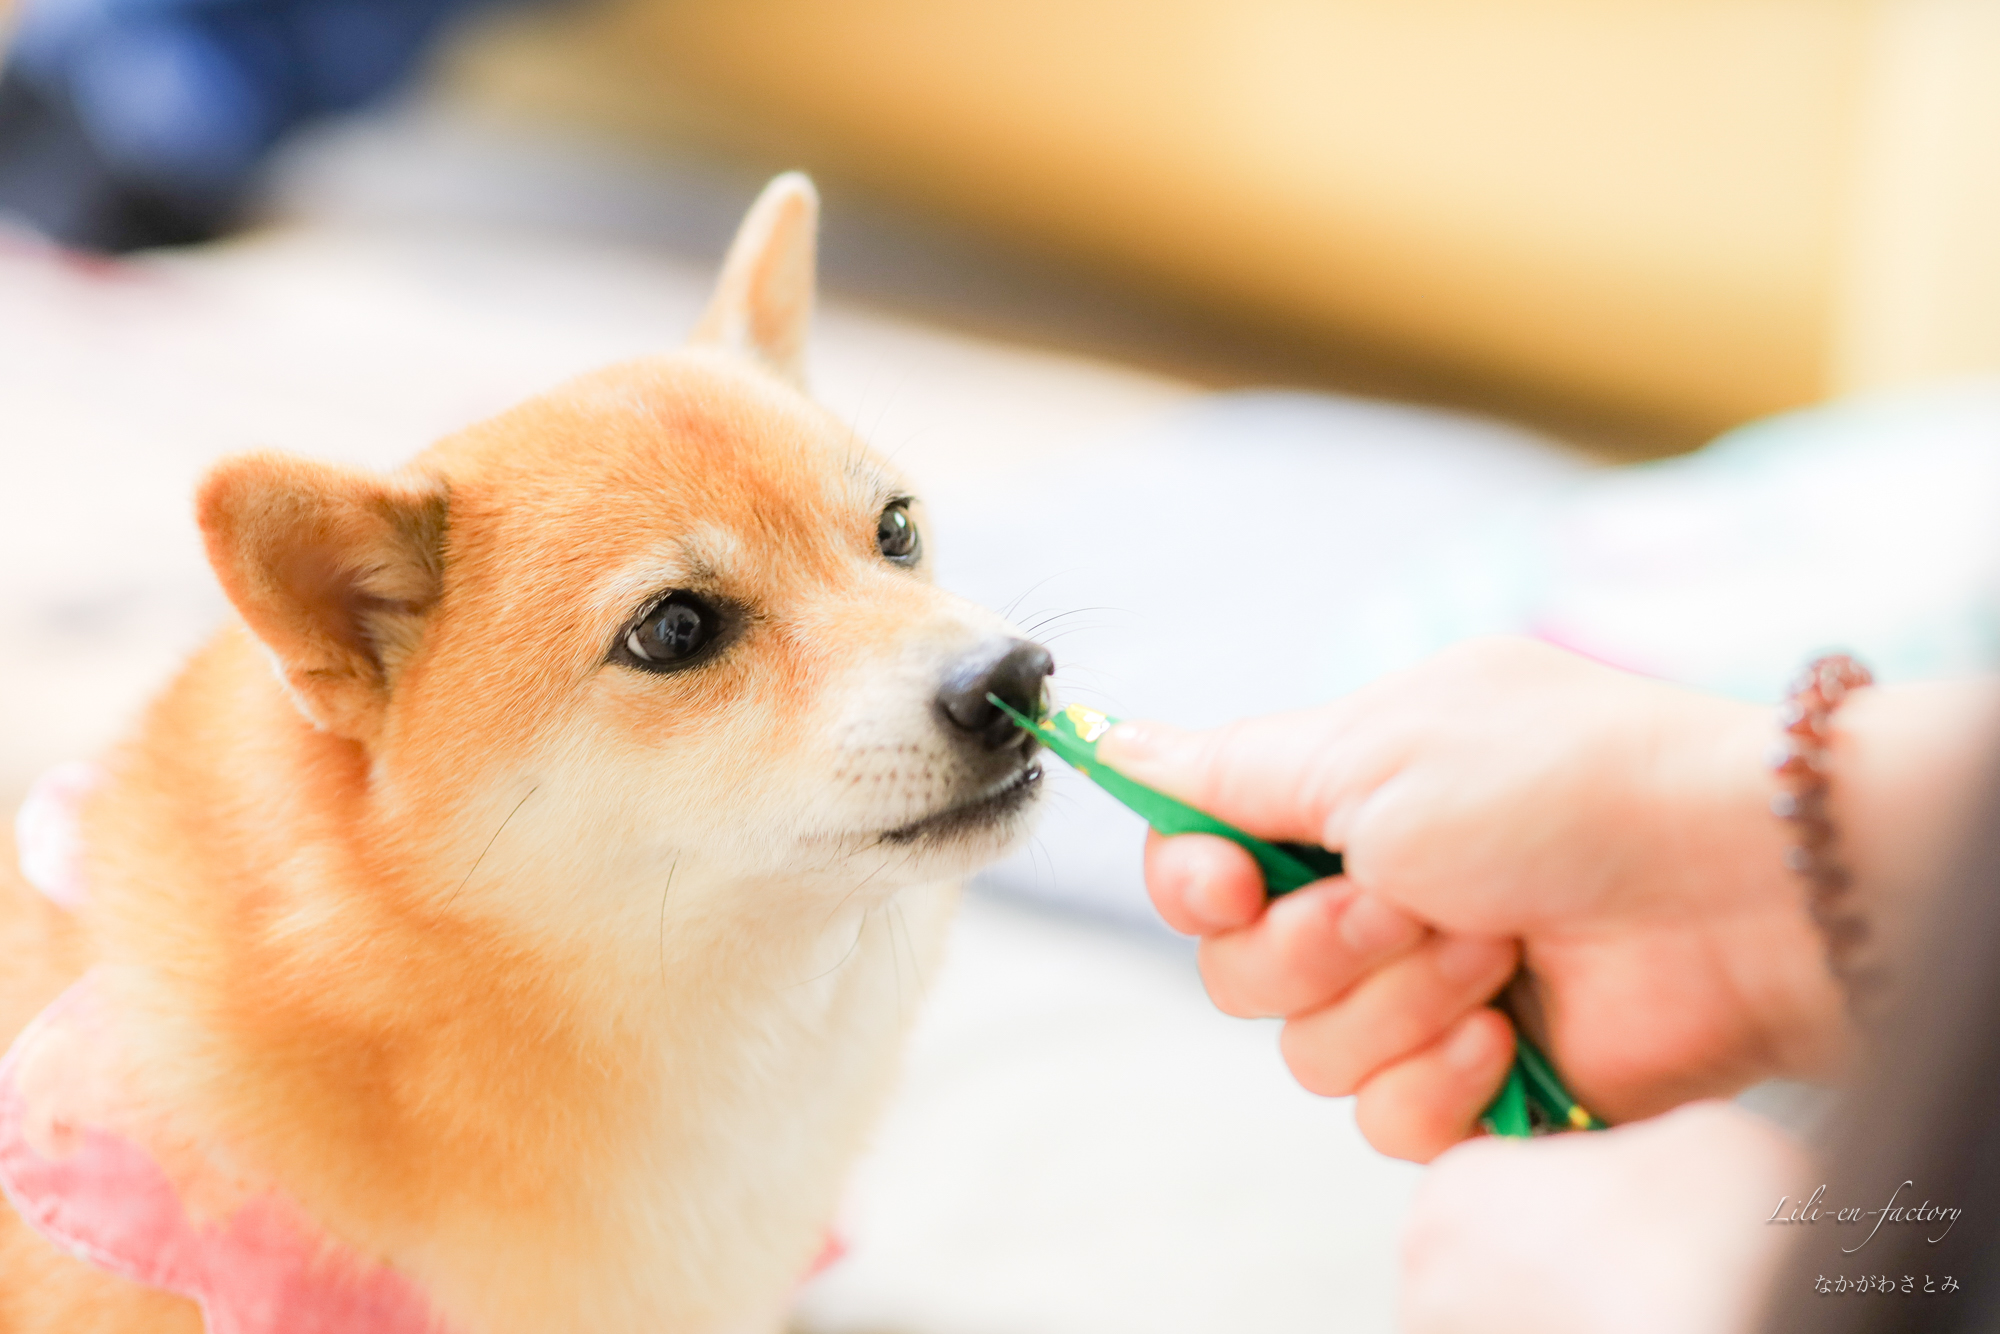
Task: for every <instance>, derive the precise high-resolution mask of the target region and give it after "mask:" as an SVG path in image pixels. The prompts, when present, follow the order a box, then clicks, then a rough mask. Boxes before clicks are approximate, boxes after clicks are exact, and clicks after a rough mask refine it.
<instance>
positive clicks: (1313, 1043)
mask: <svg viewBox="0 0 2000 1334" xmlns="http://www.w3.org/2000/svg"><path fill="white" fill-rule="evenodd" d="M1328 1039H1329V1035H1328V1034H1327V1033H1326V1032H1325V1031H1323V1030H1322V1029H1321V1028H1320V1027H1319V1026H1317V1025H1312V1024H1306V1023H1302V1022H1300V1021H1298V1020H1293V1021H1292V1022H1290V1023H1288V1024H1286V1025H1285V1027H1284V1030H1283V1032H1281V1033H1280V1034H1279V1036H1278V1050H1279V1052H1280V1053H1281V1054H1282V1055H1283V1056H1284V1058H1285V1068H1286V1069H1288V1070H1290V1071H1291V1072H1292V1078H1294V1079H1296V1080H1298V1082H1299V1086H1300V1087H1301V1088H1303V1089H1305V1091H1306V1092H1308V1093H1316V1094H1318V1095H1319V1096H1320V1097H1322V1098H1345V1097H1347V1096H1349V1095H1350V1094H1352V1093H1354V1092H1355V1090H1356V1088H1357V1087H1358V1086H1359V1082H1360V1081H1359V1079H1358V1078H1357V1076H1356V1072H1355V1070H1354V1067H1353V1063H1352V1062H1351V1061H1350V1060H1348V1059H1346V1057H1345V1056H1344V1054H1343V1053H1342V1052H1341V1051H1340V1049H1339V1046H1338V1045H1337V1044H1336V1043H1334V1042H1332V1041H1329V1040H1328Z"/></svg>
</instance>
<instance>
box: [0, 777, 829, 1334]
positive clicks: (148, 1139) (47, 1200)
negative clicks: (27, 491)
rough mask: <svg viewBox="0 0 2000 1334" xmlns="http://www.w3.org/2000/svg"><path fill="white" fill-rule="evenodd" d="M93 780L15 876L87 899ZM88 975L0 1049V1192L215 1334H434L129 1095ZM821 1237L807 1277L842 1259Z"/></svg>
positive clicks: (74, 790) (44, 827)
mask: <svg viewBox="0 0 2000 1334" xmlns="http://www.w3.org/2000/svg"><path fill="white" fill-rule="evenodd" d="M101 780H102V773H101V771H100V770H99V769H98V768H97V766H95V765H91V764H66V765H63V766H62V767H61V768H58V769H54V770H51V771H50V772H49V773H47V774H44V775H43V776H42V778H41V779H40V780H39V781H38V782H36V784H35V785H34V787H33V788H32V789H31V790H30V792H29V796H28V800H27V801H26V803H24V804H23V806H22V808H21V812H20V814H19V815H18V816H17V817H16V820H15V830H16V834H17V836H18V838H19V843H20V852H21V870H22V872H23V874H25V875H26V876H27V878H28V879H29V881H30V882H32V883H33V884H34V885H35V887H36V888H37V889H39V890H41V891H42V893H44V894H46V895H47V896H48V897H49V898H50V899H52V900H53V901H55V902H56V903H58V904H61V905H62V906H63V907H65V908H69V909H71V910H75V909H76V908H79V907H81V906H82V905H83V904H84V903H85V902H86V901H87V900H88V897H89V895H88V888H89V887H88V885H87V883H86V882H85V879H84V875H83V844H82V839H81V837H80V835H79V833H78V829H77V814H78V811H79V810H80V809H81V807H82V803H83V800H84V798H85V797H87V796H88V795H89V793H90V791H91V789H93V788H94V787H96V786H97V784H98V783H99V782H100V781H101ZM103 993H104V988H103V986H102V984H101V983H100V982H99V980H98V978H97V976H96V973H95V971H94V970H93V971H92V972H91V973H86V974H85V975H84V976H83V978H82V979H81V980H79V981H78V982H77V983H76V984H75V985H74V986H72V987H71V988H70V989H69V990H68V991H65V992H64V993H63V994H62V995H61V996H59V997H57V998H56V1000H55V1001H54V1002H53V1003H52V1004H50V1006H49V1007H48V1008H47V1009H46V1010H43V1011H42V1013H41V1014H39V1015H37V1016H36V1017H35V1019H34V1021H33V1022H32V1023H30V1024H29V1025H28V1027H27V1028H25V1029H24V1030H22V1032H21V1035H20V1036H19V1037H18V1038H16V1039H15V1040H14V1045H13V1046H12V1047H11V1048H9V1049H8V1051H7V1054H6V1056H5V1057H4V1058H0V1194H4V1195H5V1196H6V1198H7V1200H8V1201H9V1202H10V1203H11V1204H12V1205H13V1206H14V1208H15V1209H16V1210H17V1211H18V1212H19V1213H20V1215H21V1217H22V1218H23V1219H25V1220H27V1222H28V1225H29V1226H30V1227H32V1228H34V1229H35V1231H37V1232H39V1233H40V1234H41V1235H42V1236H43V1237H45V1238H47V1239H48V1240H49V1241H51V1242H53V1243H54V1244H55V1245H56V1246H58V1247H60V1248H61V1249H62V1250H64V1251H66V1252H68V1253H69V1254H71V1255H74V1256H76V1257H77V1258H78V1259H81V1260H84V1261H87V1262H89V1263H91V1264H94V1265H96V1266H98V1267H99V1268H102V1269H106V1270H109V1271H110V1272H112V1273H114V1274H118V1275H121V1276H123V1277H125V1278H128V1279H131V1280H132V1281H134V1282H136V1283H143V1284H146V1285H147V1286H149V1287H155V1288H163V1289H165V1290H166V1291H168V1292H173V1293H178V1294H179V1295H181V1296H183V1297H189V1298H192V1299H193V1300H194V1301H196V1302H197V1303H199V1304H200V1306H201V1310H202V1315H203V1318H204V1320H205V1322H206V1324H207V1327H208V1332H209V1334H441V1332H442V1331H444V1329H445V1327H444V1325H443V1324H442V1322H440V1321H439V1320H438V1319H437V1318H436V1317H435V1315H434V1313H433V1312H432V1310H431V1307H430V1303H429V1301H428V1300H427V1299H426V1298H425V1296H424V1293H423V1290H422V1289H421V1288H419V1287H418V1286H417V1285H416V1283H415V1282H413V1281H412V1280H411V1279H409V1278H407V1277H405V1276H404V1275H402V1274H399V1273H397V1272H396V1271H394V1270H393V1269H390V1268H388V1267H387V1266H385V1265H382V1264H379V1263H377V1262H374V1261H371V1260H368V1259H366V1258H364V1257H363V1256H361V1255H359V1254H357V1253H356V1252H355V1251H353V1250H352V1249H350V1248H348V1247H346V1246H344V1245H342V1244H341V1243H339V1242H337V1241H335V1240H334V1239H333V1238H331V1237H329V1236H328V1235H327V1234H326V1233H325V1232H324V1231H323V1230H321V1229H320V1227H319V1226H318V1225H317V1224H316V1223H315V1222H314V1221H313V1220H312V1219H311V1218H309V1217H307V1216H306V1214H305V1213H304V1212H303V1211H302V1210H300V1209H299V1208H298V1207H297V1206H296V1205H294V1204H293V1203H292V1202H291V1201H290V1200H288V1199H287V1198H286V1197H285V1196H284V1195H283V1194H282V1193H280V1192H279V1191H277V1190H275V1189H272V1188H270V1187H268V1186H267V1185H264V1184H262V1183H258V1182H255V1181H251V1180H248V1179H245V1178H244V1177H243V1176H242V1175H241V1174H240V1173H237V1172H234V1171H232V1170H231V1169H230V1168H229V1167H227V1166H226V1160H225V1157H224V1156H223V1155H220V1154H218V1153H217V1152H215V1148H214V1146H212V1145H209V1144H206V1143H205V1142H204V1140H203V1137H202V1136H201V1135H200V1134H199V1133H198V1128H197V1127H190V1126H185V1125H182V1124H179V1123H178V1122H177V1120H176V1118H175V1117H174V1116H172V1115H171V1114H170V1113H169V1112H167V1111H164V1110H162V1109H157V1108H150V1107H147V1106H144V1105H142V1104H141V1102H140V1100H139V1099H138V1098H136V1097H135V1096H134V1092H133V1089H134V1081H133V1079H132V1077H131V1074H132V1069H133V1063H132V1062H131V1060H130V1059H129V1057H128V1055H127V1053H126V1052H125V1050H124V1048H123V1045H122V1042H121V1039H120V1036H119V1033H118V1029H117V1026H116V1024H115V1023H113V1022H112V1019H111V1016H110V1015H109V1013H108V1011H107V1009H106V1005H105V1001H104V994H103ZM844 1249H845V1248H844V1247H843V1246H842V1244H841V1240H840V1238H839V1236H838V1235H837V1234H836V1233H834V1232H833V1231H832V1230H830V1229H829V1230H828V1232H827V1235H826V1243H825V1245H824V1246H823V1247H822V1248H821V1250H820V1253H819V1256H818V1257H817V1258H816V1259H815V1260H814V1261H813V1264H812V1268H811V1269H810V1270H809V1271H808V1272H807V1274H806V1277H808V1278H810V1277H813V1276H814V1275H817V1274H819V1273H820V1272H821V1271H823V1270H825V1269H826V1268H827V1267H828V1266H829V1265H831V1264H833V1263H834V1261H836V1260H838V1259H839V1258H840V1257H841V1255H842V1253H843V1252H844Z"/></svg>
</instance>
